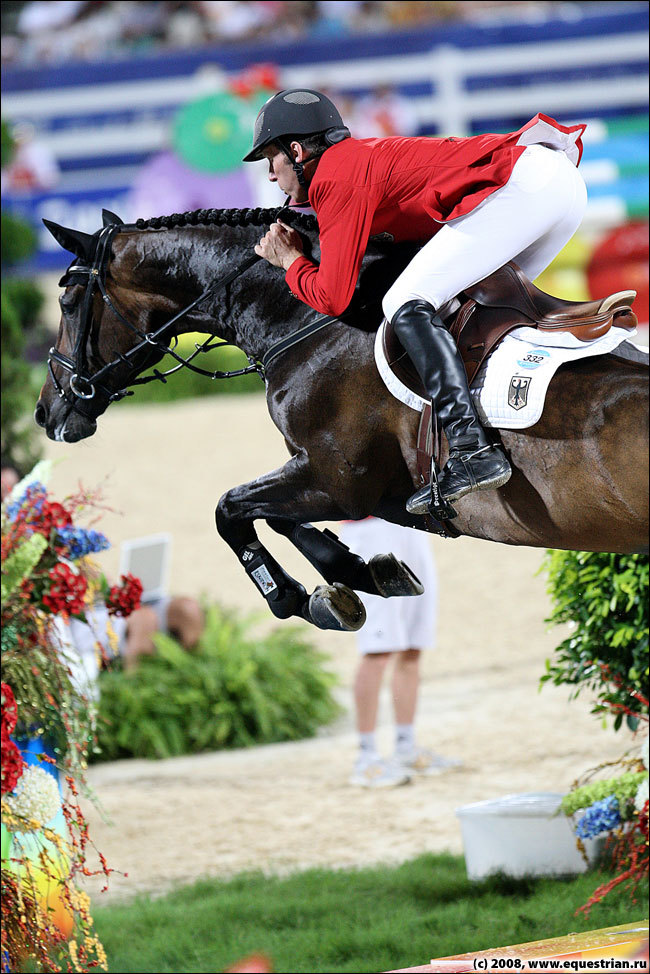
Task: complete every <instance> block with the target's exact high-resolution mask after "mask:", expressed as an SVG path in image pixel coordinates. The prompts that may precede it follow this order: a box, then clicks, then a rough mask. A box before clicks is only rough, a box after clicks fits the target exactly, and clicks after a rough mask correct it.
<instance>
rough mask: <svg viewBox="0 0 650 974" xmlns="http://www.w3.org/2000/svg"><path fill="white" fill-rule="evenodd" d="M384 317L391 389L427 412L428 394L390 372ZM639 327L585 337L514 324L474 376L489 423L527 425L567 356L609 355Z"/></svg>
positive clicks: (385, 373) (383, 364)
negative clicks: (420, 393) (584, 339)
mask: <svg viewBox="0 0 650 974" xmlns="http://www.w3.org/2000/svg"><path fill="white" fill-rule="evenodd" d="M385 327H386V323H385V322H384V323H383V324H382V326H381V328H380V329H379V331H378V332H377V339H376V341H375V361H376V363H377V368H378V369H379V374H380V375H381V377H382V379H383V380H384V384H385V385H386V387H387V389H388V390H389V392H391V393H392V394H393V395H394V396H395V397H396V398H397V399H399V400H400V402H403V403H404V404H405V405H406V406H410V407H411V409H416V410H417V411H418V412H422V410H423V409H424V407H425V406H426V405H427V400H425V399H422V398H421V397H420V396H418V395H416V394H415V393H414V392H411V390H410V389H407V388H406V386H405V385H403V384H402V383H401V382H400V381H399V379H397V378H396V376H395V375H394V374H393V373H392V372H391V370H390V367H389V365H388V363H387V361H386V357H385V355H384V351H383V342H382V337H383V329H384V328H385ZM633 334H636V332H630V331H626V330H625V329H623V328H610V330H609V331H608V332H607V333H606V334H605V335H603V336H602V337H601V338H596V339H594V340H593V341H591V342H581V341H580V339H578V338H576V337H575V336H574V335H572V334H570V333H569V332H560V333H559V334H550V333H549V332H542V331H538V329H536V328H528V327H522V328H515V330H514V331H511V332H510V334H508V335H506V337H505V338H504V339H503V341H502V342H501V344H500V345H498V346H497V348H496V349H495V351H494V352H492V353H491V354H490V355H489V356H488V358H487V359H486V361H485V362H484V363H483V365H482V367H481V368H480V370H479V372H478V373H477V375H476V376H475V378H474V381H473V382H472V390H471V391H472V395H473V397H474V402H475V404H476V409H477V412H478V414H479V416H480V418H481V422H482V423H483V425H484V426H490V427H493V428H495V429H526V428H527V427H529V426H534V424H535V423H536V422H537V421H538V419H539V418H540V416H541V415H542V411H543V409H544V401H545V399H546V391H547V389H548V386H549V383H550V381H551V379H552V378H553V376H554V375H555V373H556V371H557V369H558V368H559V367H560V366H561V365H563V364H564V363H565V362H573V361H575V360H576V359H581V358H589V357H590V356H593V355H606V354H607V353H608V352H612V351H613V350H614V349H615V348H617V347H618V346H619V345H620V344H621V342H623V341H625V340H626V339H630V338H631V337H632V335H633Z"/></svg>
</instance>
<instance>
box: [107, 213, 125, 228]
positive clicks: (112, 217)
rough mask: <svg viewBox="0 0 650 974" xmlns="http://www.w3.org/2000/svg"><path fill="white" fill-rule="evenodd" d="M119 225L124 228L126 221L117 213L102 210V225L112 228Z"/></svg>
mask: <svg viewBox="0 0 650 974" xmlns="http://www.w3.org/2000/svg"><path fill="white" fill-rule="evenodd" d="M115 224H118V225H119V226H122V225H123V224H124V220H122V219H121V218H120V217H119V216H118V215H117V213H113V212H112V211H111V210H102V225H103V226H105V227H112V226H115Z"/></svg>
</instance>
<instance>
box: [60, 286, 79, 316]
mask: <svg viewBox="0 0 650 974" xmlns="http://www.w3.org/2000/svg"><path fill="white" fill-rule="evenodd" d="M75 304H76V301H75V298H74V295H73V294H69V293H68V292H67V291H64V293H63V294H62V295H61V296H60V297H59V305H60V306H61V310H62V311H72V309H73V308H74V306H75Z"/></svg>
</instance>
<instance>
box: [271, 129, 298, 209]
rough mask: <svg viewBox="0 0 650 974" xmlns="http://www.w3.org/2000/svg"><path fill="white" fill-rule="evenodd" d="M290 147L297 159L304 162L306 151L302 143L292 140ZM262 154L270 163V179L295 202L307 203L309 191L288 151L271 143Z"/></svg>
mask: <svg viewBox="0 0 650 974" xmlns="http://www.w3.org/2000/svg"><path fill="white" fill-rule="evenodd" d="M290 148H291V152H292V154H293V156H294V158H295V159H296V161H297V162H303V161H304V158H305V156H306V153H305V150H304V149H303V147H302V146H301V145H300V143H299V142H292V143H291V146H290ZM262 154H263V156H264V158H265V159H266V160H267V161H268V164H269V181H270V182H272V183H277V184H278V186H279V187H280V189H281V190H282V192H283V193H285V194H286V195H287V196H290V197H291V199H292V200H293V201H294V202H295V203H306V202H307V191H306V190H305V189H303V187H302V186H301V185H300V183H299V182H298V176H297V175H296V173H295V172H294V170H293V166H292V165H291V163H290V162H289V160H288V158H287V156H286V153H284V152H283V151H282V149H280V148H279V146H277V145H274V143H271V144H270V145H267V146H266V147H265V148H264V149H262Z"/></svg>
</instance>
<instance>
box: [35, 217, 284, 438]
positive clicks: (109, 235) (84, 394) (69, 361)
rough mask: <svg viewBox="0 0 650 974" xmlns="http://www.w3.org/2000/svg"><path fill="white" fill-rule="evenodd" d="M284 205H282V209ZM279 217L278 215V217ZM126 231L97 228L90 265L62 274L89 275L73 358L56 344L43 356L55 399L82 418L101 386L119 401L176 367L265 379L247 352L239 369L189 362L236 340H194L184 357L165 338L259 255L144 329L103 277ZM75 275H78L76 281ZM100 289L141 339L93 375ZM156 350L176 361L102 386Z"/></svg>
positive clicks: (70, 278)
mask: <svg viewBox="0 0 650 974" xmlns="http://www.w3.org/2000/svg"><path fill="white" fill-rule="evenodd" d="M283 209H284V208H283ZM276 219H277V218H276ZM125 229H133V228H132V227H131V226H130V225H128V224H111V225H109V226H106V227H104V228H103V229H102V230H100V231H99V236H98V239H97V246H96V248H95V254H94V257H93V262H92V265H91V266H89V265H87V264H84V263H74V264H71V265H70V267H68V269H67V271H66V272H65V274H64V275H63V277H62V278H61V281H60V282H59V284H60V285H62V286H65V285H68V284H72V283H82V282H83V279H85V278H86V277H87V280H86V281H85V285H86V290H85V293H84V296H83V303H82V307H81V323H80V327H79V332H78V334H77V336H76V339H75V344H74V348H73V350H72V356H71V357H70V358H69V357H68V356H67V355H64V354H63V353H62V352H60V351H59V350H58V349H57V348H56V347H52V348H51V349H50V351H49V356H48V360H47V367H48V370H49V373H50V376H51V378H52V382H53V383H54V387H55V389H56V391H57V393H58V395H59V397H60V398H61V399H63V400H65V402H66V403H67V404H68V405H69V406H70V407H71V408H72V409H73V410H74V411H75V412H77V413H79V414H80V415H81V416H83V417H84V418H85V419H91V418H94V417H90V416H89V415H88V414H87V413H86V412H84V411H83V410H82V409H80V408H79V405H80V403H79V401H80V400H81V401H82V402H87V401H89V400H91V399H94V398H95V396H96V393H97V390H99V392H100V394H101V395H102V396H103V397H104V398H105V399H106V401H107V403H111V402H115V401H117V400H119V399H123V398H124V397H125V396H132V395H133V392H132V391H131V390H130V389H128V387H127V386H128V385H144V384H145V383H147V382H153V381H155V380H159V381H161V382H166V381H167V376H168V375H172V374H173V373H174V372H178V370H179V369H182V368H188V369H190V370H191V371H192V372H197V373H198V374H199V375H205V376H208V377H209V378H211V379H230V378H232V377H234V376H238V375H248V374H249V373H251V372H257V373H258V374H259V375H261V376H262V378H264V368H263V366H262V364H261V363H259V362H256V361H255V360H254V359H253V358H251V357H250V356H247V358H248V361H249V363H250V364H249V366H248V367H247V368H244V369H237V370H235V371H232V372H219V371H216V372H209V371H207V370H206V369H202V368H200V367H199V366H197V365H193V364H192V360H193V359H194V358H196V356H197V355H199V353H201V352H209V351H211V350H212V349H214V348H219V347H221V346H222V345H233V344H234V342H227V341H225V340H223V339H219V340H218V341H216V342H213V339H215V338H217V336H216V335H215V334H211V335H210V336H209V337H208V338H207V339H206V340H205V342H203V343H196V345H195V351H194V352H192V354H191V355H190V356H189V357H188V358H183V357H182V356H181V355H179V354H178V353H177V352H176V351H175V349H176V347H177V345H178V338H177V337H176V336H172V339H173V343H174V344H173V346H170V344H169V342H168V341H165V340H164V338H163V336H164V335H165V333H166V332H167V333H168V331H169V329H170V328H171V326H172V325H174V324H176V323H177V322H178V321H180V320H181V318H184V317H185V315H187V314H188V313H189V312H190V311H192V310H193V309H194V308H196V307H197V305H199V304H200V303H201V302H202V301H204V300H205V299H206V298H207V297H208V296H209V295H211V294H214V292H215V291H218V290H220V289H221V288H225V287H227V286H228V285H229V284H231V283H232V282H233V281H234V280H236V278H238V277H239V276H240V275H241V274H243V273H244V272H245V271H247V270H248V269H249V268H250V267H252V266H253V264H256V263H257V261H258V260H261V257H258V256H257V254H252V255H251V256H250V257H247V258H246V260H244V261H242V263H241V264H240V265H239V266H238V267H236V268H235V269H234V270H232V271H230V272H229V273H228V274H226V275H225V276H224V277H222V278H220V279H219V280H218V281H215V282H214V283H213V284H211V285H210V286H209V287H208V288H206V289H205V291H203V293H202V294H200V295H199V297H198V298H196V300H194V301H192V303H191V304H188V305H187V307H185V308H183V309H182V310H181V311H179V312H178V313H177V314H176V315H174V317H173V318H170V319H169V321H166V322H165V323H164V324H163V325H161V326H160V328H158V329H157V330H156V331H153V332H148V333H145V332H143V331H142V330H141V329H140V328H138V327H137V326H136V325H134V324H133V323H132V322H130V321H129V320H128V319H127V318H125V317H124V315H123V314H122V313H121V312H120V311H119V310H118V309H117V308H116V307H115V304H114V302H113V300H112V298H111V296H110V295H109V294H108V292H107V290H106V285H105V282H104V278H105V275H106V270H107V268H108V264H109V261H110V255H111V246H110V245H111V242H112V240H113V237H114V236H115V234H117V233H119V232H120V231H122V230H125ZM75 278H77V279H81V280H77V281H75ZM96 290H98V291H99V293H100V294H101V296H102V299H103V301H104V303H105V304H106V305H107V307H108V308H110V310H111V311H112V312H113V314H114V315H115V316H116V317H117V318H119V320H120V321H122V322H123V323H124V324H125V325H127V326H128V327H129V328H130V329H131V331H133V332H134V334H135V335H136V336H137V338H138V339H139V341H138V343H137V344H136V345H134V346H133V348H130V349H129V350H128V351H127V352H119V353H118V354H117V355H116V357H115V358H114V359H113V360H112V361H111V362H107V363H106V364H104V365H102V366H101V368H99V369H98V370H97V371H96V372H94V373H92V374H91V375H89V374H88V371H89V370H88V361H87V357H86V346H87V344H88V339H89V337H90V334H91V329H92V305H93V298H94V295H95V291H96ZM152 347H153V348H156V349H157V350H158V351H159V352H161V353H162V354H163V355H171V357H172V358H174V359H175V360H176V361H177V362H178V365H176V366H174V367H173V368H171V369H168V370H167V371H166V372H160V371H158V369H154V370H153V373H152V374H151V375H145V376H138V377H136V378H133V379H131V380H130V381H129V382H128V384H127V386H124V387H123V388H121V389H118V390H116V391H111V390H110V389H109V388H107V386H106V385H104V380H105V379H106V378H107V377H108V376H109V375H110V374H111V373H112V372H113V370H114V369H116V368H117V367H118V366H120V365H126V366H128V367H129V368H133V364H134V359H137V356H138V354H139V353H140V352H143V351H145V350H149V351H150V350H151V348H152ZM53 362H54V363H56V364H57V365H59V366H61V368H62V369H64V370H65V371H66V372H69V373H71V375H70V382H69V390H70V392H71V393H72V394H73V396H74V397H75V398H74V399H70V398H69V397H68V395H67V394H66V390H65V389H64V388H63V386H62V385H61V382H60V381H59V379H58V378H57V376H56V374H55V372H54V368H53V365H52V363H53Z"/></svg>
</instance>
